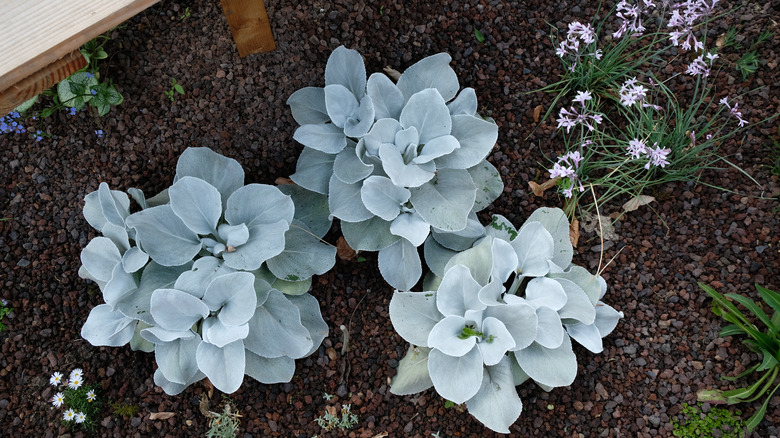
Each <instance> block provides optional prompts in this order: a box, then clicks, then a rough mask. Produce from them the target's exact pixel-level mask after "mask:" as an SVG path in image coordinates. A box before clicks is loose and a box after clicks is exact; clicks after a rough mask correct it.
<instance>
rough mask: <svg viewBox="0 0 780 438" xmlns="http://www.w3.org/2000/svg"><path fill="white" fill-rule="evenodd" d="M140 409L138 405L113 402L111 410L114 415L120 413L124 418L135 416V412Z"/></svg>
mask: <svg viewBox="0 0 780 438" xmlns="http://www.w3.org/2000/svg"><path fill="white" fill-rule="evenodd" d="M138 410H139V407H138V405H133V404H130V403H116V402H111V412H113V413H114V415H119V416H120V417H123V418H130V417H135V414H137V413H138Z"/></svg>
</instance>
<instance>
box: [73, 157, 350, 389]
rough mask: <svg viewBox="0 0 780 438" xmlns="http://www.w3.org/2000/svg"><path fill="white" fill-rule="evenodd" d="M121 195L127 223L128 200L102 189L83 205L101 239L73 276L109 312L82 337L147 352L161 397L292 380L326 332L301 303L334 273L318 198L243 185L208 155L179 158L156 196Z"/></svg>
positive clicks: (95, 316) (90, 322) (313, 308)
mask: <svg viewBox="0 0 780 438" xmlns="http://www.w3.org/2000/svg"><path fill="white" fill-rule="evenodd" d="M283 191H285V192H287V193H289V194H290V195H292V196H295V197H296V198H298V201H299V204H301V205H306V208H302V209H299V210H296V209H295V206H294V204H293V200H292V198H291V196H290V195H287V194H285V193H283ZM128 192H129V193H130V196H132V198H133V199H134V200H135V201H136V202H137V203H138V204H139V205H140V207H141V209H140V211H137V212H135V213H133V214H130V197H128V195H127V194H125V193H123V192H120V191H116V190H110V189H109V187H108V185H107V184H106V183H101V184H100V186H99V189H98V190H97V191H95V192H92V193H90V194H88V195H87V196H86V198H85V205H84V216H85V218H86V219H87V222H89V224H90V225H91V226H92V227H94V228H95V229H97V230H98V231H100V232H101V233H102V236H99V237H95V238H94V239H92V240H91V241H90V242H89V243H88V244H87V246H86V247H85V248H84V250H83V251H82V253H81V262H82V266H81V268H80V270H79V275H80V276H81V277H82V278H85V279H90V280H93V281H95V282H96V283H97V284H98V286H99V287H100V290H101V291H102V294H103V299H104V301H105V304H101V305H99V306H97V307H95V308H94V309H92V311H91V312H90V314H89V317H88V318H87V321H86V323H85V324H84V326H83V328H82V330H81V335H82V337H84V338H85V339H86V340H87V341H89V342H90V343H91V344H93V345H104V346H122V345H125V344H127V343H130V346H131V348H133V349H134V350H143V351H147V352H151V351H154V353H155V358H156V361H157V365H158V368H157V370H156V371H155V374H154V381H155V383H156V384H157V385H159V386H160V387H162V388H163V390H165V392H166V393H168V394H177V393H179V392H181V391H183V390H184V389H185V388H186V387H187V386H188V385H190V384H192V383H194V382H197V381H199V380H202V379H203V378H205V377H208V378H209V379H210V380H211V382H212V383H213V384H214V386H215V387H217V388H218V389H219V390H221V391H223V392H225V393H231V392H234V391H236V390H237V389H238V388H239V386H240V385H241V383H242V382H243V378H244V375H245V374H246V375H248V376H250V377H252V378H254V379H256V380H258V381H260V382H263V383H277V382H288V381H289V380H290V379H291V378H292V375H293V373H294V371H295V362H294V359H297V358H301V357H304V356H308V355H309V354H311V353H312V352H313V351H315V350H316V349H317V348H318V347H319V345H320V343H321V342H322V340H323V339H324V338H325V336H326V335H327V332H328V327H327V325H326V324H325V322H324V321H323V319H322V316H321V314H320V308H319V304H318V303H317V300H316V299H315V298H314V297H312V296H311V295H309V294H308V293H307V292H308V290H309V287H310V285H311V276H312V275H315V274H322V273H324V272H326V271H328V270H329V269H330V268H331V267H332V266H333V264H334V263H335V248H333V247H332V246H329V245H326V244H324V243H322V242H321V241H320V240H319V237H318V236H321V235H323V234H324V233H325V232H326V231H327V229H328V228H329V225H330V221H329V220H328V218H327V208H326V207H325V199H324V197H322V196H319V195H316V194H312V193H308V192H305V191H304V190H303V189H300V188H299V187H293V186H289V187H282V188H276V187H273V186H268V185H263V184H249V185H244V171H243V169H242V168H241V165H240V164H239V163H238V162H237V161H236V160H233V159H231V158H226V157H224V156H222V155H219V154H217V153H216V152H213V151H211V150H210V149H208V148H188V149H187V150H185V151H184V153H182V155H181V157H180V158H179V160H178V163H177V167H176V176H175V178H174V184H173V185H172V186H171V187H170V188H168V189H166V190H165V191H164V192H162V193H160V194H159V195H157V196H155V197H153V198H151V199H146V197H145V196H144V194H143V192H141V191H140V190H137V189H130V190H129V191H128ZM317 196H319V197H320V198H321V199H320V200H319V201H318V200H317ZM318 206H319V207H320V208H319V210H321V213H320V214H318Z"/></svg>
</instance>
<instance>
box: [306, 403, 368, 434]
mask: <svg viewBox="0 0 780 438" xmlns="http://www.w3.org/2000/svg"><path fill="white" fill-rule="evenodd" d="M351 409H352V405H344V406H342V407H341V412H340V413H341V417H339V416H338V412H336V408H335V407H334V406H327V407H326V408H325V410H326V412H325V415H324V416H322V417H317V418H315V419H314V421H315V422H317V425H318V426H320V427H321V428H322V429H323V430H324V431H325V432H329V431H331V430H333V429H339V430H342V431H343V430H347V429H352V427H354V426H355V425H356V424H357V423H358V416H357V414H353V413H352V412H350V410H351Z"/></svg>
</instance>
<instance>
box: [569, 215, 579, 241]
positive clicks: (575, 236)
mask: <svg viewBox="0 0 780 438" xmlns="http://www.w3.org/2000/svg"><path fill="white" fill-rule="evenodd" d="M569 240H570V241H571V246H573V247H575V248H576V247H577V242H579V240H580V221H578V220H577V218H573V219H572V220H571V223H570V224H569Z"/></svg>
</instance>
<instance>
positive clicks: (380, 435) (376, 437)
mask: <svg viewBox="0 0 780 438" xmlns="http://www.w3.org/2000/svg"><path fill="white" fill-rule="evenodd" d="M386 436H387V432H379V433H378V434H376V435H374V436H373V438H385V437H386Z"/></svg>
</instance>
